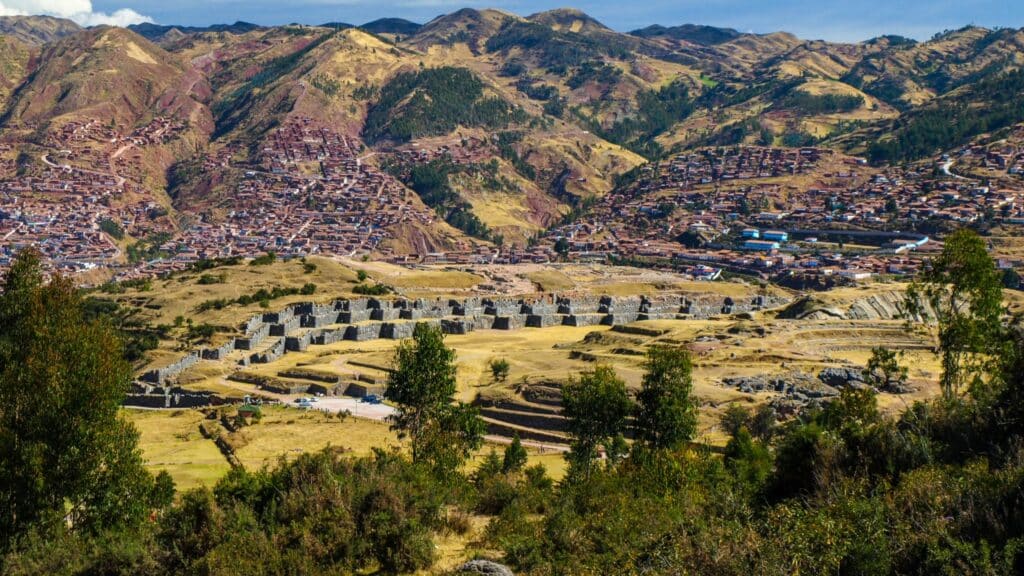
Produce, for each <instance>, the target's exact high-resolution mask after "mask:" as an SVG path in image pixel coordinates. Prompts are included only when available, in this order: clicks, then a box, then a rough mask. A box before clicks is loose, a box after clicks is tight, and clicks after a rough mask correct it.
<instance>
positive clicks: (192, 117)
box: [8, 26, 210, 128]
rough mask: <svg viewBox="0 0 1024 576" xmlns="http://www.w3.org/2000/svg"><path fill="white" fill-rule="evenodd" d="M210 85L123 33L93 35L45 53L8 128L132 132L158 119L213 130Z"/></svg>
mask: <svg viewBox="0 0 1024 576" xmlns="http://www.w3.org/2000/svg"><path fill="white" fill-rule="evenodd" d="M206 91H207V89H206V81H205V79H203V78H202V77H201V76H199V75H196V74H192V73H191V68H190V66H189V65H188V64H187V63H186V62H184V61H183V60H182V59H180V58H179V57H177V56H175V55H173V54H170V53H168V52H166V51H164V50H163V49H161V48H160V47H158V46H156V45H155V44H153V43H151V42H149V41H148V40H146V39H145V38H143V37H142V36H139V35H138V34H136V33H134V32H132V31H130V30H127V29H124V28H111V27H105V26H102V27H97V28H91V29H89V30H87V31H84V32H81V33H78V34H75V35H73V36H68V37H65V38H63V39H61V40H57V41H55V42H53V43H51V44H48V45H46V46H45V47H44V48H43V51H42V53H41V54H40V55H39V65H38V67H37V68H36V69H35V70H34V71H33V73H32V75H31V78H30V79H29V80H28V82H27V83H26V84H25V85H23V86H22V87H21V88H20V89H19V90H18V92H17V94H16V96H15V98H14V101H13V103H12V108H11V110H10V113H9V117H8V125H14V126H21V125H23V126H37V125H40V124H53V125H59V124H62V123H66V122H70V121H76V120H77V121H83V122H86V121H99V122H103V123H110V124H112V125H116V126H122V127H126V128H131V127H134V126H136V125H137V124H138V123H140V122H142V121H143V120H145V119H147V118H149V117H152V116H153V115H156V114H164V115H174V116H178V117H180V118H182V119H187V120H189V121H192V122H195V123H196V124H197V125H199V126H201V127H203V128H209V127H210V123H209V115H208V113H207V112H205V110H204V108H205V107H204V106H203V105H202V104H201V103H200V102H199V101H198V100H199V99H201V98H202V97H203V92H206Z"/></svg>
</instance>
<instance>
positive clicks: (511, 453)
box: [501, 433, 527, 474]
mask: <svg viewBox="0 0 1024 576" xmlns="http://www.w3.org/2000/svg"><path fill="white" fill-rule="evenodd" d="M526 460H527V454H526V448H523V443H522V442H521V441H520V440H519V434H518V433H516V435H515V436H513V437H512V443H511V444H509V445H508V446H506V447H505V454H504V457H503V458H502V460H501V471H502V472H504V473H506V474H508V473H509V472H518V471H520V470H522V469H523V467H525V466H526Z"/></svg>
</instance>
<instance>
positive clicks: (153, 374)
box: [139, 350, 202, 384]
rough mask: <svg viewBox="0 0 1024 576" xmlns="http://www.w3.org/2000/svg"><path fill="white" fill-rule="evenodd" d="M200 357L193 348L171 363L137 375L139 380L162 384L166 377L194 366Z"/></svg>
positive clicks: (174, 376) (173, 376) (173, 375)
mask: <svg viewBox="0 0 1024 576" xmlns="http://www.w3.org/2000/svg"><path fill="white" fill-rule="evenodd" d="M201 359H202V356H201V354H200V352H199V351H198V350H193V351H192V352H189V353H188V354H186V355H184V356H182V357H181V358H179V359H178V360H177V361H176V362H174V363H172V364H168V365H167V366H164V367H163V368H157V369H155V370H150V371H149V372H146V373H145V374H143V375H142V376H140V377H139V380H142V381H143V382H155V383H157V384H163V383H164V382H166V381H167V380H168V379H170V378H176V377H177V376H178V375H179V374H181V373H182V372H184V371H185V370H186V369H188V368H191V367H192V366H195V364H196V362H199V360H201Z"/></svg>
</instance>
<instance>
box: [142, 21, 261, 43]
mask: <svg viewBox="0 0 1024 576" xmlns="http://www.w3.org/2000/svg"><path fill="white" fill-rule="evenodd" d="M260 28H262V26H259V25H258V24H252V23H250V22H242V21H238V22H235V23H234V24H214V25H212V26H166V25H160V24H153V23H151V22H143V23H142V24H132V25H130V26H128V29H129V30H131V31H132V32H135V33H136V34H138V35H140V36H143V37H145V38H147V39H149V40H153V41H156V40H160V39H161V38H163V37H164V36H165V35H166V34H167V33H169V32H171V31H173V30H177V31H178V32H180V33H182V34H199V33H203V32H227V33H229V34H245V33H246V32H252V31H253V30H259V29H260Z"/></svg>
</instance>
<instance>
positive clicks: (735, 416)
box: [718, 404, 750, 438]
mask: <svg viewBox="0 0 1024 576" xmlns="http://www.w3.org/2000/svg"><path fill="white" fill-rule="evenodd" d="M718 421H719V424H720V425H721V426H722V430H724V431H725V433H726V434H728V435H729V436H732V437H734V438H735V437H736V434H738V433H739V431H740V430H742V429H744V428H747V427H748V426H749V425H750V410H748V409H746V408H745V407H743V406H740V405H739V404H729V406H727V407H726V408H725V410H723V411H722V414H721V415H720V416H719V417H718Z"/></svg>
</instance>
